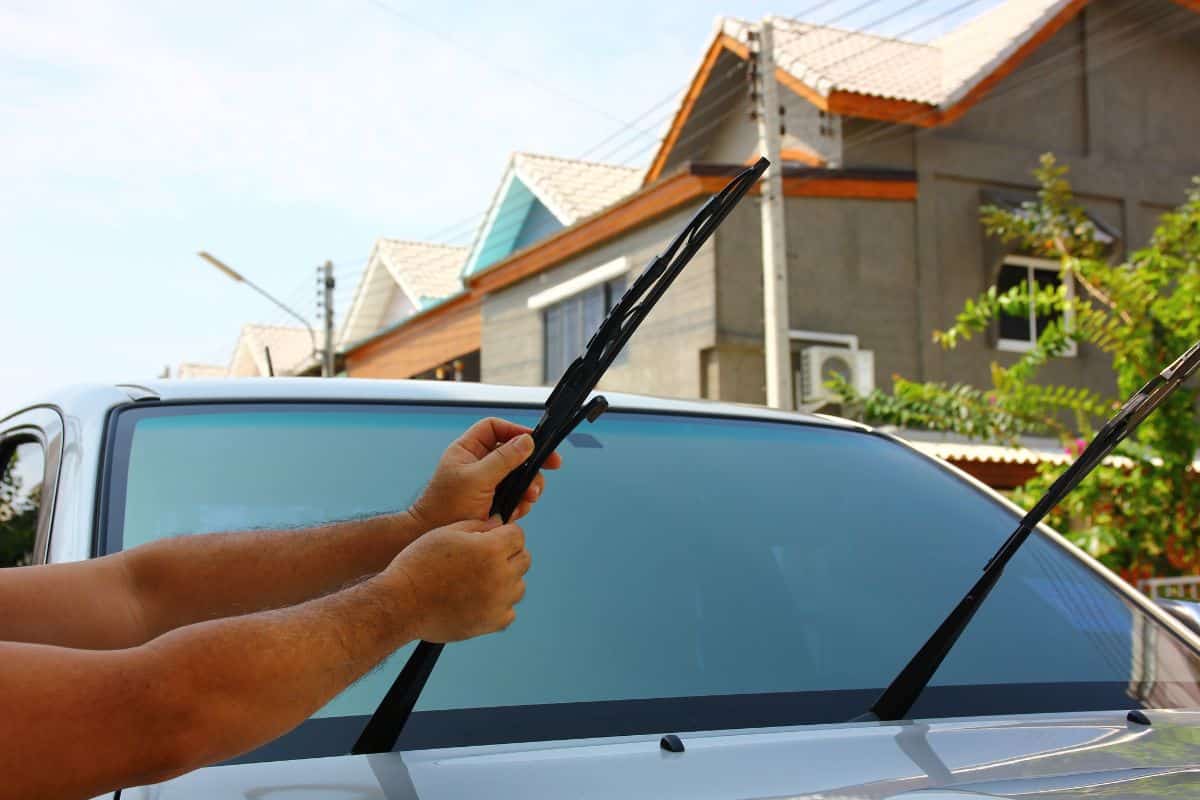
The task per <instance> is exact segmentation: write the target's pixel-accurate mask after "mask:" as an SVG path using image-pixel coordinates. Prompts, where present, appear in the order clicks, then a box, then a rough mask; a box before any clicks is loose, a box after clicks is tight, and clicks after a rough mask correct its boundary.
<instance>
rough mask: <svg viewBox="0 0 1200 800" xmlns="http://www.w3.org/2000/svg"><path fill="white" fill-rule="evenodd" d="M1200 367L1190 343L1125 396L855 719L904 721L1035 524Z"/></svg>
mask: <svg viewBox="0 0 1200 800" xmlns="http://www.w3.org/2000/svg"><path fill="white" fill-rule="evenodd" d="M1197 365H1200V342H1197V343H1196V344H1194V345H1192V347H1191V349H1190V350H1188V351H1187V352H1186V353H1184V354H1183V355H1181V356H1180V357H1179V358H1177V359H1175V361H1173V362H1172V363H1171V365H1170V366H1168V367H1167V368H1166V369H1164V370H1163V371H1162V372H1160V373H1159V374H1158V375H1155V376H1154V377H1153V378H1151V379H1150V381H1149V382H1148V383H1147V384H1146V385H1145V386H1143V387H1142V388H1141V389H1140V390H1139V391H1138V392H1137V393H1136V394H1134V395H1133V396H1132V397H1130V398H1129V400H1128V401H1127V402H1126V403H1125V405H1123V406H1121V408H1120V410H1118V411H1117V413H1116V414H1114V415H1113V417H1112V419H1110V420H1109V421H1108V422H1106V423H1105V424H1104V427H1102V428H1101V429H1100V430H1099V431H1098V432H1097V433H1096V435H1095V436H1094V437H1093V438H1092V441H1091V443H1090V444H1089V445H1088V446H1087V447H1086V448H1085V449H1084V451H1083V452H1082V453H1080V454H1079V457H1078V458H1076V459H1075V461H1074V462H1073V463H1072V464H1071V465H1070V466H1069V467H1067V468H1066V470H1064V471H1063V473H1062V474H1061V475H1059V476H1058V478H1057V479H1056V480H1055V481H1054V483H1053V484H1051V485H1050V488H1049V489H1047V490H1046V493H1045V494H1044V495H1042V497H1041V499H1040V500H1038V501H1037V503H1035V504H1034V506H1033V508H1031V509H1030V510H1029V513H1027V514H1026V515H1025V516H1024V517H1022V518H1021V522H1020V523H1019V524H1018V525H1017V529H1016V530H1015V531H1013V532H1012V535H1010V536H1009V537H1008V539H1006V540H1005V541H1004V544H1002V545H1000V549H999V550H997V551H996V553H995V555H993V556H992V557H991V559H989V560H988V562H987V564H985V565H984V567H983V575H982V576H981V577H980V578H979V580H978V581H976V582H975V585H974V586H972V587H971V588H970V590H969V591H968V592H967V594H966V596H965V597H963V599H962V600H961V601H959V604H958V605H957V606H955V608H954V610H953V611H951V612H950V616H948V617H946V619H945V620H944V621H943V622H942V624H941V625H939V626H938V629H937V630H936V631H934V633H933V636H930V637H929V641H927V642H925V644H924V645H923V646H922V647H921V649H920V650H918V651H917V654H916V655H915V656H913V658H912V660H911V661H909V662H908V665H907V666H906V667H905V668H904V669H903V670H901V671H900V674H899V675H897V676H896V677H895V679H894V680H893V681H892V683H891V685H889V686H888V687H887V689H885V690H884V692H883V694H881V695H880V696H879V699H878V700H876V701H875V705H873V706H871V709H870V711H868V712H867V713H866V714H863V715H862V716H861V717H858V719H859V720H873V719H880V720H895V719H904V718H905V717H906V716H907V715H908V712H909V710H910V709H911V708H912V706H913V703H915V702H916V701H917V698H918V697H920V696H921V692H922V691H924V689H925V687H926V686H927V685H928V684H929V681H930V680H931V679H932V678H933V675H934V673H935V672H937V670H938V667H940V666H941V664H942V661H943V660H944V659H945V658H946V656H947V655H948V654H949V652H950V650H951V648H953V647H954V644H955V643H956V642H957V641H958V637H959V636H961V635H962V632H963V631H964V630H965V629H966V627H967V625H968V624H970V622H971V618H972V617H974V616H975V612H976V611H978V610H979V607H980V606H982V605H983V601H984V600H986V599H987V596H988V594H989V593H990V592H991V591H992V588H993V587H994V586H995V585H996V581H998V580H999V579H1000V575H1001V573H1003V572H1004V567H1005V566H1006V565H1007V564H1008V562H1009V561H1010V560H1011V559H1012V557H1013V556H1014V555H1015V554H1016V552H1017V549H1018V548H1020V546H1021V545H1022V544H1023V543H1024V542H1025V540H1026V539H1028V538H1029V534H1030V533H1032V532H1033V529H1034V528H1035V527H1037V524H1038V523H1039V522H1041V521H1042V519H1043V518H1044V517H1045V516H1046V514H1048V513H1049V512H1050V510H1051V509H1053V508H1054V507H1055V506H1056V505H1058V503H1059V502H1060V501H1061V500H1062V499H1063V498H1064V497H1066V495H1067V493H1069V492H1070V491H1071V490H1072V489H1074V488H1075V487H1076V486H1077V485H1079V482H1080V481H1081V480H1083V479H1084V478H1085V477H1087V475H1088V474H1089V473H1090V472H1091V471H1092V470H1093V469H1095V468H1096V467H1097V466H1098V465H1099V464H1100V462H1101V461H1103V460H1104V457H1105V456H1107V455H1108V454H1109V453H1111V452H1112V449H1113V448H1114V447H1116V446H1117V445H1118V444H1119V443H1120V442H1121V440H1122V439H1124V438H1125V437H1126V436H1128V435H1129V434H1130V433H1132V432H1133V430H1134V429H1135V428H1137V426H1138V425H1140V424H1141V423H1142V420H1144V419H1145V418H1146V417H1147V416H1149V414H1150V412H1152V411H1154V409H1156V408H1158V407H1159V406H1160V405H1161V404H1162V402H1163V401H1164V400H1166V399H1167V398H1168V397H1169V396H1170V395H1171V393H1172V392H1174V391H1175V390H1176V389H1178V388H1179V386H1180V385H1181V384H1182V383H1183V382H1184V381H1185V380H1187V378H1188V377H1189V376H1190V375H1191V374H1192V373H1193V372H1195V371H1196V367H1197Z"/></svg>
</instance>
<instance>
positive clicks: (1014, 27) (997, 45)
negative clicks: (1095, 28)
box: [930, 0, 1069, 105]
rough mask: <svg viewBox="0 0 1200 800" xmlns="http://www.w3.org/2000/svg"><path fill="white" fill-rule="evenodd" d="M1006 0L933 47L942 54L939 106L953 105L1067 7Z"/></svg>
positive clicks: (1049, 1)
mask: <svg viewBox="0 0 1200 800" xmlns="http://www.w3.org/2000/svg"><path fill="white" fill-rule="evenodd" d="M1068 2H1069V0H1007V2H1004V3H1001V4H1000V5H998V6H996V7H995V8H992V9H989V10H988V11H986V12H984V13H983V14H980V15H979V16H978V17H975V18H974V19H973V20H971V21H970V22H967V23H966V24H965V25H961V26H959V27H958V28H956V29H955V30H953V31H951V32H949V33H947V34H946V35H944V36H942V37H941V38H939V39H935V40H934V41H932V42H931V43H930V44H931V45H932V46H934V47H936V48H937V49H938V50H940V51H941V52H942V93H941V99H940V103H941V104H942V105H951V104H953V103H954V102H955V101H957V100H958V99H959V98H960V97H962V95H964V94H966V92H967V91H968V90H969V89H970V88H971V87H972V86H974V85H975V84H976V83H978V82H979V81H980V80H982V79H983V78H985V77H987V75H988V74H989V73H991V71H992V70H994V69H995V68H996V67H998V66H999V65H1000V64H1001V63H1003V62H1004V60H1005V59H1007V58H1008V57H1009V56H1010V55H1012V54H1013V52H1014V51H1016V50H1017V48H1019V47H1021V45H1023V44H1025V42H1027V41H1028V40H1029V39H1030V38H1032V37H1033V36H1034V35H1036V34H1037V32H1038V31H1039V30H1041V28H1042V26H1043V25H1045V24H1046V23H1047V22H1049V21H1050V20H1051V19H1052V18H1053V17H1054V16H1055V15H1057V14H1058V13H1059V12H1060V11H1062V9H1063V8H1064V7H1065V6H1066V5H1067V4H1068Z"/></svg>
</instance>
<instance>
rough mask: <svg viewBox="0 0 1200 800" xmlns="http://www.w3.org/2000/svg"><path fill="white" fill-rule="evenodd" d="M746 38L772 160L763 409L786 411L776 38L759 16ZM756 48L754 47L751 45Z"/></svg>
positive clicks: (788, 361)
mask: <svg viewBox="0 0 1200 800" xmlns="http://www.w3.org/2000/svg"><path fill="white" fill-rule="evenodd" d="M749 38H750V75H749V77H750V86H751V89H750V99H751V100H752V101H753V103H752V105H753V108H754V110H753V112H751V116H753V117H754V119H755V121H756V122H757V123H758V147H759V150H760V151H761V152H762V154H763V155H765V156H766V157H767V158H768V159H769V160H770V162H771V166H770V167H769V168H768V169H767V174H766V175H765V176H764V178H763V181H762V251H763V344H764V347H765V349H766V368H767V370H766V374H767V405H768V406H770V407H771V408H781V409H791V408H792V407H793V404H794V396H793V394H792V348H791V340H790V338H789V336H788V328H789V316H788V274H787V239H786V237H785V234H784V225H785V219H784V199H783V163H782V158H781V156H780V154H779V151H780V150H781V149H782V138H783V107H782V106H780V104H779V86H778V84H777V83H776V82H775V34H774V31H773V29H772V26H771V19H770V17H764V18H763V21H762V22H761V23H760V24H759V26H758V31H757V34H756V32H755V31H753V30H751V31H750V34H749ZM756 45H757V46H756Z"/></svg>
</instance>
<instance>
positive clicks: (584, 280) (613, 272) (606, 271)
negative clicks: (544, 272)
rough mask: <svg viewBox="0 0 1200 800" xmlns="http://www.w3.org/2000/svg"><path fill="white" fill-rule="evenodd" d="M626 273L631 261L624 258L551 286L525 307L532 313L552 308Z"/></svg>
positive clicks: (530, 300) (536, 295)
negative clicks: (547, 307) (548, 307)
mask: <svg viewBox="0 0 1200 800" xmlns="http://www.w3.org/2000/svg"><path fill="white" fill-rule="evenodd" d="M626 272H629V259H628V258H625V257H624V256H622V257H621V258H618V259H615V260H613V261H609V262H608V263H606V264H601V265H600V266H598V267H594V268H593V269H589V270H588V271H587V272H585V273H583V274H582V275H576V276H575V277H574V278H571V279H569V280H565V281H563V282H562V283H560V284H557V285H555V286H551V287H550V288H549V289H543V290H542V291H540V292H538V293H537V294H535V295H531V296H530V297H529V299H528V300H526V301H525V306H526V308H528V309H529V310H531V311H537V310H540V309H543V308H545V307H546V306H552V305H554V304H555V303H560V302H562V301H563V300H566V299H568V298H571V297H574V296H575V295H577V294H582V293H583V292H585V291H587V290H588V289H590V288H592V287H593V286H595V285H596V284H599V283H608V282H609V281H611V280H613V279H614V278H619V277H621V276H622V275H624V274H625V273H626Z"/></svg>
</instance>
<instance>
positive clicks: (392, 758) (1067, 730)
mask: <svg viewBox="0 0 1200 800" xmlns="http://www.w3.org/2000/svg"><path fill="white" fill-rule="evenodd" d="M1147 714H1148V715H1149V716H1150V718H1151V720H1152V724H1151V725H1150V726H1146V725H1139V724H1136V723H1133V722H1128V721H1127V720H1126V718H1125V713H1124V712H1095V713H1082V714H1073V715H1061V714H1060V715H1036V716H1014V717H988V718H986V719H960V720H940V721H936V722H931V723H922V722H916V723H913V722H908V723H878V724H868V723H855V724H844V725H813V726H805V727H796V728H773V729H769V730H753V731H732V732H720V733H693V734H684V735H682V736H681V738H682V740H683V742H684V744H685V746H686V752H683V753H670V752H666V751H664V750H662V749H661V748H660V747H659V742H658V737H645V736H633V737H621V738H617V739H590V740H586V741H572V742H541V743H536V744H522V745H494V746H489V747H473V748H458V749H444V750H422V751H415V752H408V753H385V754H380V755H372V756H338V757H334V758H317V759H308V760H300V761H289V762H275V763H266V764H242V765H234V766H221V767H211V768H208V769H204V770H200V771H198V772H194V773H191V774H190V775H185V776H183V777H180V778H176V779H175V780H172V781H169V782H166V783H163V784H159V785H157V786H153V787H143V788H141V789H132V790H130V789H127V790H125V792H124V793H123V794H122V797H123V798H124V800H132V799H133V798H145V800H150V798H155V800H183V799H184V798H187V799H188V800H191V799H192V798H201V797H203V798H224V797H237V798H247V799H253V800H258V799H259V798H262V800H285V799H291V798H307V799H309V800H311V799H312V798H344V799H345V800H374V799H375V798H382V799H383V800H451V798H453V799H455V800H457V799H458V798H472V797H481V796H482V797H487V798H492V799H494V800H508V798H514V799H515V798H575V799H583V798H623V799H624V798H667V797H678V798H692V799H694V800H707V799H709V798H711V800H733V799H734V798H741V799H747V800H748V799H749V798H785V797H786V798H798V797H805V798H825V799H826V800H833V799H834V798H837V800H851V799H852V798H854V799H856V798H873V799H874V798H897V800H901V799H903V800H910V799H911V800H967V798H974V799H975V800H979V798H987V797H1003V798H1017V797H1022V798H1027V797H1037V798H1074V797H1087V798H1110V797H1113V798H1115V797H1120V798H1143V797H1144V798H1151V797H1154V798H1157V797H1183V796H1189V797H1191V796H1200V712H1181V711H1148V712H1147ZM1187 786H1192V787H1193V788H1192V789H1191V790H1188V789H1187V788H1186V787H1187Z"/></svg>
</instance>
